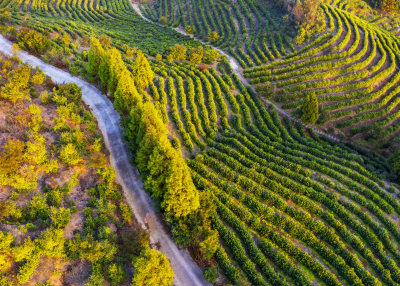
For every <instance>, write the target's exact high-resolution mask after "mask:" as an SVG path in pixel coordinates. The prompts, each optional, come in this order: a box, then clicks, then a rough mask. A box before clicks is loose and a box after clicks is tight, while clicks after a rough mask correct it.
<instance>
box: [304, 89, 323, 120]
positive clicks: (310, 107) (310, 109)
mask: <svg viewBox="0 0 400 286" xmlns="http://www.w3.org/2000/svg"><path fill="white" fill-rule="evenodd" d="M318 116H319V115H318V99H317V96H316V95H315V93H312V94H310V95H307V99H306V100H305V102H304V104H303V108H302V119H303V121H304V122H305V123H307V124H314V123H315V122H317V120H318Z"/></svg>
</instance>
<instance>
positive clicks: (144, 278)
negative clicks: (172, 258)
mask: <svg viewBox="0 0 400 286" xmlns="http://www.w3.org/2000/svg"><path fill="white" fill-rule="evenodd" d="M133 266H134V267H135V272H134V276H133V280H132V285H133V286H147V285H158V286H170V285H172V282H173V280H174V272H173V270H172V268H171V266H170V264H169V261H168V259H167V257H166V256H165V255H163V254H161V253H160V252H158V251H157V250H155V249H150V248H149V247H146V248H145V249H144V250H143V251H142V253H141V255H140V257H139V258H137V259H136V260H135V261H134V262H133Z"/></svg>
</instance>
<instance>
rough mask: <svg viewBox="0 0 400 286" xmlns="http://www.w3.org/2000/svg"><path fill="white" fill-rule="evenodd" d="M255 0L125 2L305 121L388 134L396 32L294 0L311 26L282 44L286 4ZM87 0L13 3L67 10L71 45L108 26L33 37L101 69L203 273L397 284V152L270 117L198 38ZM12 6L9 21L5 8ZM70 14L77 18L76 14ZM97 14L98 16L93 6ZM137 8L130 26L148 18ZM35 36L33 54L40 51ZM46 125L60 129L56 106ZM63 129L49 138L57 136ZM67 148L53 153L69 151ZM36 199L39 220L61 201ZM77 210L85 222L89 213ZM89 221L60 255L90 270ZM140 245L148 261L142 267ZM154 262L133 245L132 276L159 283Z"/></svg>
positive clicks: (154, 188) (51, 23) (392, 119)
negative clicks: (135, 33)
mask: <svg viewBox="0 0 400 286" xmlns="http://www.w3.org/2000/svg"><path fill="white" fill-rule="evenodd" d="M271 2H272V1H271ZM271 2H270V1H265V2H263V1H251V0H238V1H236V2H234V3H232V2H230V1H223V0H219V1H207V0H199V1H184V0H175V1H169V0H161V1H154V2H153V3H149V4H144V5H142V6H141V9H142V12H143V14H144V15H145V16H146V17H148V18H149V19H151V20H152V21H154V22H158V23H159V24H161V26H160V25H157V24H154V26H152V27H153V28H154V27H156V28H154V29H158V30H159V31H168V32H167V33H173V32H172V30H168V29H167V28H166V27H164V26H173V27H180V28H184V29H185V30H186V31H187V32H189V33H193V34H194V35H195V36H197V37H198V38H201V39H203V40H208V41H210V44H212V45H216V46H219V47H221V48H222V49H225V50H226V51H227V52H228V53H229V54H230V55H232V56H234V57H235V58H236V60H237V62H238V63H239V65H241V66H242V67H248V68H247V69H245V70H244V75H245V76H246V77H247V78H249V79H250V81H251V84H253V85H255V91H256V92H258V93H260V94H262V95H265V96H266V97H271V98H272V99H273V100H276V101H279V102H281V103H283V107H284V108H285V109H287V110H289V111H292V112H293V114H294V115H295V116H299V117H303V119H304V121H305V122H307V123H312V124H314V123H315V122H316V121H317V119H318V117H319V119H320V120H319V121H318V122H326V124H327V126H328V127H331V126H334V127H337V128H339V129H342V130H344V132H345V133H346V134H345V135H348V136H349V135H350V134H353V135H356V134H363V135H368V136H370V137H372V136H373V135H372V134H375V136H377V138H380V139H382V140H386V139H388V140H387V141H385V142H389V143H390V144H392V143H395V141H393V140H396V138H397V137H398V125H399V122H398V120H397V113H398V110H397V104H398V96H397V94H398V92H399V89H398V81H399V78H398V76H399V73H398V61H399V53H398V48H399V44H400V43H399V41H398V38H397V37H396V36H394V34H392V33H391V32H389V31H388V30H387V29H386V28H384V27H381V26H380V25H378V24H374V23H373V22H374V20H373V19H372V18H368V17H366V18H365V19H364V18H361V16H360V14H357V12H356V10H357V9H355V8H354V7H358V6H357V5H359V4H354V3H353V4H354V5H353V6H352V5H351V3H350V2H351V1H350V2H348V1H338V0H332V1H324V3H323V4H322V5H321V6H320V8H319V9H318V8H316V7H311V8H316V9H315V10H311V11H310V9H308V8H307V4H309V3H314V2H313V1H303V2H302V3H304V6H302V9H303V10H302V11H300V10H299V11H297V12H299V13H300V12H301V13H305V14H307V13H311V14H312V15H314V16H315V18H314V20H315V21H317V22H319V20H321V18H323V19H324V20H323V21H322V22H320V23H319V24H320V25H316V27H317V28H316V30H315V31H313V32H312V33H311V34H315V32H317V34H316V35H315V37H311V39H310V40H307V38H309V36H310V35H311V34H310V35H306V37H305V38H304V40H305V41H306V42H305V43H304V44H303V45H302V46H297V45H295V44H293V41H292V40H291V39H292V38H294V37H293V36H294V35H293V33H292V32H291V31H292V29H290V28H286V29H285V27H286V24H284V23H285V22H284V21H285V20H287V21H286V23H289V22H288V21H289V20H290V19H288V18H286V19H284V17H283V15H281V13H280V12H276V11H277V10H274V9H275V5H273V4H272V3H271ZM359 2H360V1H358V2H357V3H359ZM87 4H88V5H87V6H86V5H84V7H87V11H86V10H85V9H83V10H80V9H76V10H74V12H72V10H73V9H70V8H68V6H66V7H65V8H63V9H61V8H60V7H59V6H57V5H55V7H53V6H52V5H50V6H45V7H47V8H48V9H49V10H51V8H52V9H54V11H43V14H41V15H39V14H37V12H35V10H34V9H36V8H37V7H35V6H33V7H34V8H29V6H28V7H25V4H22V9H23V10H24V9H25V10H26V11H28V10H29V9H31V15H33V17H32V18H33V19H31V20H28V21H27V22H28V23H31V24H38V27H39V28H38V29H40V27H53V28H54V27H57V28H60V27H61V26H62V24H63V23H65V22H64V20H59V19H58V15H59V14H61V13H63V14H65V15H66V16H67V18H68V19H75V20H76V21H74V22H73V23H74V24H75V29H74V31H79V32H80V33H81V34H80V35H76V39H75V42H74V44H73V45H75V44H76V45H77V46H79V45H82V46H83V47H85V48H86V47H87V46H86V45H85V44H84V41H85V40H84V38H85V37H87V36H88V35H90V34H91V32H93V31H95V32H93V34H97V35H99V34H101V33H105V32H106V33H107V35H108V36H109V38H107V37H101V38H99V40H97V39H95V38H92V39H91V41H90V42H91V45H90V50H89V51H87V50H85V49H83V50H79V49H77V48H76V46H75V49H74V46H72V47H71V45H70V43H69V44H65V43H64V42H63V39H64V40H65V38H66V36H65V35H71V37H72V35H73V33H72V31H69V30H68V28H65V30H61V31H59V30H58V29H57V31H58V32H57V33H58V35H59V37H58V38H52V37H50V38H51V43H50V47H49V51H51V50H52V49H56V48H55V47H61V50H64V52H63V53H64V54H63V55H64V56H65V55H67V54H68V51H70V54H69V55H68V57H67V58H68V61H69V62H67V63H65V62H66V61H65V60H64V62H62V61H61V64H63V66H64V67H66V68H68V69H70V70H71V71H77V72H79V73H80V75H82V76H84V77H85V78H87V79H88V80H90V81H92V82H94V83H100V82H101V87H102V89H103V90H104V92H106V93H107V94H108V95H109V96H110V98H111V99H112V100H113V103H114V106H115V108H116V109H117V110H118V111H119V112H120V114H121V117H122V119H121V122H122V126H123V128H124V130H125V133H126V137H127V142H128V144H129V146H130V148H131V149H132V151H134V152H133V153H134V160H135V163H136V164H137V166H138V168H139V170H140V172H141V176H142V178H143V182H144V185H145V187H146V189H147V190H148V191H149V192H150V193H151V195H152V197H153V198H154V199H155V201H156V203H157V205H158V206H159V207H160V209H161V210H162V211H163V212H164V214H165V220H166V222H167V224H168V225H169V226H170V227H171V233H172V235H173V237H174V238H175V240H176V241H177V243H179V244H181V245H183V246H187V247H188V248H189V250H190V252H191V254H192V255H193V257H195V259H196V261H197V262H199V263H200V265H201V266H204V268H205V271H204V277H205V278H206V279H208V280H209V281H223V282H226V283H232V284H238V285H246V283H250V284H253V285H315V284H326V285H397V284H400V256H399V254H398V251H397V248H398V244H399V243H400V232H399V230H398V227H397V216H398V215H400V204H399V201H398V197H399V187H398V186H397V185H396V184H392V183H390V182H389V181H388V180H386V179H387V178H386V175H387V174H388V172H389V171H390V170H392V172H393V173H394V174H396V173H397V169H398V154H397V153H395V154H394V155H393V157H392V158H391V160H389V164H387V162H386V159H385V158H384V157H382V156H380V155H377V154H376V153H374V152H371V151H365V150H364V149H362V148H359V147H356V145H352V144H348V143H343V142H342V143H341V142H337V141H333V140H331V139H330V138H328V137H325V136H323V135H318V134H317V133H316V132H315V130H314V129H313V128H305V127H304V126H303V125H302V124H300V123H294V122H292V121H290V120H289V119H288V118H285V119H282V118H280V117H279V115H278V112H277V111H276V109H275V108H274V107H273V106H272V105H271V106H269V105H265V101H264V99H263V98H261V97H259V96H258V94H256V92H254V90H253V89H252V88H251V87H250V86H245V85H244V82H245V81H242V80H241V78H240V76H238V75H237V74H236V73H235V72H234V71H236V70H238V69H237V68H236V67H235V69H233V66H230V64H229V62H228V59H227V58H225V57H221V58H219V59H218V56H217V53H214V52H207V51H210V50H208V49H207V47H203V46H196V44H194V43H193V42H192V41H190V40H189V39H187V38H185V39H186V40H187V42H182V41H181V40H180V37H178V36H177V35H176V34H174V36H173V38H172V37H171V39H169V40H168V45H164V42H163V38H161V37H160V39H157V40H156V39H154V38H153V36H151V37H150V38H151V39H152V41H154V43H151V45H149V46H148V47H144V46H145V43H148V39H146V40H143V41H141V40H140V39H139V40H137V39H138V37H136V38H135V37H132V32H128V31H126V30H125V28H124V27H122V24H124V25H128V23H131V22H130V21H131V20H130V19H127V16H126V15H127V14H124V13H127V12H122V10H124V9H125V8H126V10H127V11H128V12H129V13H132V15H134V14H133V12H132V11H131V8H130V6H129V3H127V2H125V1H110V2H109V3H108V2H107V3H106V4H105V5H104V4H103V3H102V2H101V1H100V2H91V1H88V2H87ZM90 4H92V7H90ZM264 4H265V5H264ZM108 5H109V6H110V7H113V9H109V8H108ZM302 5H303V4H302ZM360 5H361V4H360ZM105 6H107V9H106V8H103V9H100V8H101V7H105ZM18 7H21V6H20V5H18ZM50 7H51V8H50ZM127 7H128V8H127ZM114 8H115V9H114ZM56 9H57V10H56ZM357 11H358V10H357ZM272 12H276V13H272ZM294 12H296V10H295V11H294ZM129 13H128V14H129ZM69 14H70V15H69ZM14 15H15V18H16V21H20V22H18V23H22V21H21V18H19V16H20V15H19V14H18V13H17V12H16V13H14ZM80 15H83V16H82V17H84V18H85V19H82V22H80V21H78V20H77V19H78V17H81V16H80ZM105 15H111V16H114V18H112V20H111V19H104V18H102V17H105ZM321 15H322V16H321ZM89 16H90V17H93V18H92V19H88V18H87V17H89ZM281 16H282V17H281ZM135 17H137V15H135V16H132V18H135ZM44 19H46V20H48V23H46V24H44ZM117 20H118V21H121V22H120V24H121V25H120V26H117V27H119V28H120V33H117V32H116V31H115V27H116V26H113V27H111V26H109V27H111V28H110V31H106V30H105V29H104V27H103V26H102V23H100V22H104V23H107V25H111V24H110V22H111V21H117ZM294 20H295V21H296V19H294ZM71 22H72V21H71ZM138 22H139V24H137V25H136V26H135V28H136V27H138V29H139V30H141V29H143V27H147V25H151V24H148V23H146V24H144V23H142V22H141V21H139V20H138ZM88 23H90V24H88ZM114 23H115V22H114ZM304 23H305V24H304ZM298 24H299V26H298V27H299V29H300V31H301V27H303V29H308V27H309V26H307V23H306V22H303V23H301V22H299V23H298ZM303 24H304V26H302V25H303ZM162 25H164V26H162ZM314 26H315V25H314ZM88 27H90V28H88ZM54 29H55V28H54ZM60 29H61V28H60ZM159 31H157V32H155V35H158V33H159ZM8 32H9V34H10V35H11V36H12V35H13V32H12V31H8ZM318 32H319V33H318ZM300 35H301V33H300ZM142 36H143V35H142ZM217 36H219V37H217ZM132 39H136V40H137V42H135V43H134V42H133V40H132ZM86 41H88V38H87V39H86ZM157 43H158V44H159V46H157V47H155V46H156V45H157ZM131 46H132V47H131ZM137 47H140V48H142V50H143V52H144V53H142V51H141V50H138V49H137ZM65 50H66V51H67V52H65ZM49 51H47V52H45V54H44V55H42V58H44V59H46V57H48V59H50V61H51V62H53V61H56V60H57V59H56V57H52V53H50V52H49ZM207 53H208V54H207ZM209 58H213V59H214V60H217V59H218V62H217V63H216V64H208V62H213V61H214V60H208V59H209ZM239 71H240V69H239ZM21 90H24V88H23V87H22V88H21ZM4 98H5V97H4ZM61 100H62V99H60V102H61ZM327 112H328V114H329V113H330V116H326V113H327ZM31 113H32V117H33V118H36V119H35V120H33V121H34V122H35V123H32V125H34V126H36V127H35V128H37V125H40V120H37V117H38V114H39V112H38V111H37V110H35V108H32V111H31ZM319 114H320V116H319ZM323 116H325V119H324V120H321V117H323ZM59 125H60V127H59V128H61V129H60V130H62V128H63V122H60V124H59ZM378 131H379V132H381V133H379V132H378ZM393 138H394V139H393ZM392 139H393V140H392ZM380 142H382V141H380ZM68 143H70V142H68V140H65V141H64V145H65V146H67V144H68ZM390 144H389V145H390ZM390 146H392V145H390ZM9 148H13V149H10V150H15V152H17V153H18V154H20V153H21V151H20V150H23V147H21V146H20V145H19V144H15V145H14V144H12V146H10V147H9ZM69 149H70V148H69V147H68V148H67V151H68V152H65V153H66V154H74V152H72V151H71V150H69ZM77 150H78V149H77ZM13 152H14V151H13ZM7 154H9V153H5V155H4V158H8V157H7ZM21 156H22V157H23V155H21ZM71 157H72V158H74V156H71ZM66 158H69V156H66ZM65 162H67V161H65ZM8 164H9V162H8ZM36 164H39V163H38V162H36ZM79 164H81V162H79V161H78V162H77V165H79ZM101 195H102V193H101V192H100V193H99V197H100V198H101ZM48 199H49V201H51V204H52V205H54V206H53V207H55V206H56V205H57V204H59V193H58V191H52V192H51V195H49V198H48ZM45 203H46V202H43V200H41V199H40V198H35V200H33V202H32V207H31V213H32V215H34V216H36V217H38V218H40V217H45V216H46V215H47V213H50V214H51V217H52V221H54V222H55V223H54V225H57V226H63V225H64V224H65V219H64V218H65V217H66V216H68V213H67V212H64V211H60V212H59V213H60V214H59V215H58V212H57V213H55V212H54V211H51V210H47V209H46V208H45V207H43V206H44V204H45ZM91 203H93V204H95V200H92V201H91ZM120 209H121V210H123V209H124V207H120ZM86 212H87V213H88V214H87V215H88V216H89V215H90V211H86ZM17 215H18V214H17ZM124 217H125V215H124ZM102 219H103V218H99V219H97V220H102ZM93 220H94V221H95V222H96V221H97V220H96V219H93ZM124 220H126V221H127V219H124ZM87 225H88V226H87V227H92V228H93V225H96V224H93V223H91V220H90V219H89V222H88V224H87ZM99 235H100V234H98V235H97V236H96V235H94V236H93V235H86V234H82V235H79V236H77V237H75V238H74V240H71V241H70V242H68V243H67V245H68V249H69V251H70V253H72V254H73V255H76V256H75V257H79V256H82V257H84V258H85V259H86V260H88V261H91V262H93V270H92V273H93V275H92V276H93V277H92V278H91V279H92V281H97V280H96V279H98V276H99V275H98V273H101V268H100V270H99V269H98V268H97V267H98V266H97V265H98V263H97V262H98V261H102V262H103V261H107V262H108V260H107V259H109V258H108V256H107V254H108V253H111V254H113V253H114V252H115V249H114V247H113V244H109V243H104V242H103V243H102V241H100V242H99V243H97V244H94V243H92V238H93V239H96V238H101V237H102V236H101V235H100V236H99ZM102 235H103V234H102ZM93 245H94V246H95V247H94V246H93ZM93 248H95V249H103V250H104V254H103V255H99V254H98V253H96V252H95V251H93ZM140 250H141V249H140ZM135 253H136V256H138V255H139V254H140V251H139V253H138V251H135ZM85 254H86V255H85ZM148 261H153V263H154V264H155V265H158V266H160V265H161V266H160V267H156V268H152V267H149V266H148V265H147V262H148ZM164 262H165V259H164V258H163V257H161V256H159V255H154V256H153V255H152V254H151V253H148V252H147V250H145V251H143V252H142V255H141V258H140V259H139V260H135V261H134V264H135V263H138V264H137V266H138V269H137V271H136V269H135V272H136V274H137V276H136V278H137V279H138V280H137V282H135V278H134V280H133V282H134V283H138V285H140V283H141V282H143V279H153V278H154V279H157V278H156V277H153V276H152V274H153V272H152V270H154V273H155V272H157V273H161V274H163V275H164V274H165V275H166V277H167V278H165V280H163V282H166V284H167V285H168V283H169V281H170V280H169V279H172V278H171V277H172V276H171V275H170V271H169V268H168V267H166V263H164ZM115 263H116V262H115ZM107 265H109V268H108V269H107V273H109V274H107V275H108V279H109V280H111V277H116V278H112V279H113V280H112V281H118V278H117V277H118V276H119V275H118V273H120V271H119V265H118V264H116V265H115V266H113V265H114V262H113V263H110V264H107ZM164 266H165V267H164ZM219 274H223V277H222V278H221V279H218V276H219ZM143 277H144V278H143ZM148 277H150V278H148ZM93 283H94V282H93ZM157 283H159V282H157Z"/></svg>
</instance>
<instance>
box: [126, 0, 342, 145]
mask: <svg viewBox="0 0 400 286" xmlns="http://www.w3.org/2000/svg"><path fill="white" fill-rule="evenodd" d="M130 3H131V5H132V8H133V10H135V12H136V13H137V14H139V16H140V17H142V19H143V20H145V21H146V22H149V23H152V24H155V25H158V26H162V25H161V24H158V23H154V22H152V21H151V20H150V19H148V18H146V17H145V16H144V15H143V13H142V11H141V10H140V7H139V4H138V3H134V2H132V0H131V1H130ZM162 27H165V26H162ZM171 29H174V30H175V31H176V32H178V33H179V34H182V35H185V36H189V37H191V38H193V39H194V40H196V41H198V42H200V43H202V44H203V45H210V43H206V42H204V41H202V40H200V39H198V38H196V37H194V36H193V35H190V34H187V33H186V32H185V31H183V30H182V29H181V28H180V27H177V28H171ZM212 47H213V49H215V50H217V51H219V52H220V53H221V54H222V55H224V56H226V58H227V59H228V61H229V63H230V65H231V67H232V71H233V73H234V74H236V75H237V76H238V77H239V79H240V80H241V81H242V83H243V85H244V86H250V88H251V90H252V91H253V92H254V93H255V94H257V92H256V90H255V89H254V87H253V86H252V85H251V84H250V83H249V82H248V80H247V79H246V78H245V77H244V76H243V75H242V73H241V68H240V65H239V64H238V62H237V61H236V59H235V58H234V57H232V56H230V55H228V54H227V53H226V52H224V51H223V50H221V49H219V48H217V47H214V46H212ZM260 99H261V101H263V102H264V104H266V105H270V104H272V105H273V106H274V107H275V109H276V111H277V112H278V113H280V114H281V115H282V116H285V117H287V118H289V119H290V120H292V121H294V122H300V123H301V124H302V125H303V126H304V127H306V128H311V129H313V130H314V131H315V133H317V134H320V135H324V136H326V137H328V138H330V139H331V140H333V141H336V142H339V141H340V140H339V139H338V138H336V137H334V136H332V135H330V134H327V133H325V132H323V131H321V130H319V129H317V128H315V127H314V126H309V125H307V124H305V123H304V122H303V121H301V120H298V119H296V118H294V117H293V116H291V115H290V114H289V113H287V112H286V111H284V110H283V109H282V108H280V107H279V106H277V105H276V104H275V103H273V102H272V101H270V100H268V99H266V98H264V97H261V96H260Z"/></svg>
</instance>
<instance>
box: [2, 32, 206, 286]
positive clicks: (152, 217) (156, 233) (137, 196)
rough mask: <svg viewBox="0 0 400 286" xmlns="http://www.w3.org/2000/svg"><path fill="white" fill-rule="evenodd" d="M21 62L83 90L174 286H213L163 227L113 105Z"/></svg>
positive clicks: (48, 68) (7, 46)
mask: <svg viewBox="0 0 400 286" xmlns="http://www.w3.org/2000/svg"><path fill="white" fill-rule="evenodd" d="M11 47H12V43H11V42H10V41H8V40H7V39H6V38H4V37H3V36H2V35H0V51H1V52H3V53H4V54H6V55H9V56H12V53H11ZM19 58H21V59H22V61H23V62H25V63H27V64H30V65H32V66H33V67H39V68H40V69H41V70H42V71H43V72H44V73H45V74H46V75H48V76H50V77H51V78H52V79H53V81H54V82H56V83H59V84H62V83H71V82H74V83H76V84H77V85H78V86H80V87H81V88H82V100H83V101H84V102H85V103H86V104H87V105H88V106H89V107H90V109H91V110H92V112H93V114H94V116H95V117H96V118H97V121H98V124H99V127H100V130H101V132H102V134H103V137H104V140H105V143H106V146H107V148H108V150H109V151H110V154H111V162H112V165H113V167H114V169H115V171H116V174H117V181H118V183H119V184H120V185H121V186H122V188H123V190H124V193H125V196H126V198H127V201H128V203H129V205H130V206H131V208H132V210H133V212H134V214H135V217H136V219H137V220H138V222H139V223H140V224H141V225H142V226H143V227H146V228H148V229H149V231H150V240H151V242H152V243H157V242H158V243H159V245H160V249H159V251H160V252H162V253H163V254H165V255H166V256H167V257H168V259H169V261H170V263H171V266H172V267H173V269H174V273H175V281H174V285H178V286H179V285H182V286H188V285H190V286H197V285H209V283H208V282H207V281H206V280H205V279H204V278H203V277H202V272H201V270H200V268H199V267H198V266H197V264H196V263H195V262H194V261H193V260H192V258H191V256H190V254H189V252H188V251H187V250H180V249H178V247H177V246H176V244H175V243H174V241H173V240H172V239H171V237H170V235H169V234H168V232H167V230H166V229H165V227H164V226H163V225H162V224H161V223H160V220H162V218H161V217H160V216H159V215H158V214H157V212H156V210H155V209H154V207H153V201H152V199H151V198H150V196H149V195H148V194H147V193H146V191H145V190H144V187H143V183H142V181H141V178H140V175H139V172H138V170H137V169H136V168H134V167H133V166H132V165H131V164H130V162H129V155H128V154H129V153H128V151H127V148H126V146H125V144H124V143H123V141H122V137H123V133H122V130H121V128H120V126H119V114H118V112H117V111H115V109H114V107H113V104H112V102H111V101H110V100H109V99H108V98H107V97H106V96H105V95H103V94H101V92H100V91H99V90H98V89H96V88H95V87H94V86H92V85H91V84H89V83H87V82H85V81H84V80H82V79H80V78H78V77H74V76H72V75H71V74H69V73H67V72H65V71H63V70H60V69H58V68H56V67H54V66H52V65H50V64H46V63H44V62H43V61H42V60H40V59H38V58H36V57H34V56H32V55H30V54H28V53H26V52H21V53H20V54H19Z"/></svg>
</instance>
